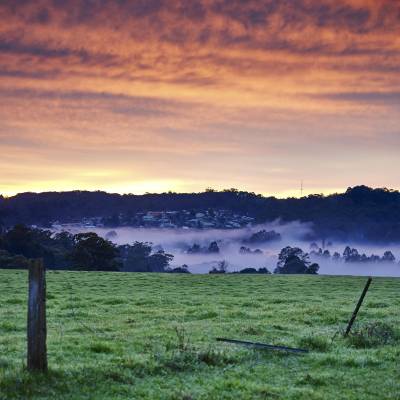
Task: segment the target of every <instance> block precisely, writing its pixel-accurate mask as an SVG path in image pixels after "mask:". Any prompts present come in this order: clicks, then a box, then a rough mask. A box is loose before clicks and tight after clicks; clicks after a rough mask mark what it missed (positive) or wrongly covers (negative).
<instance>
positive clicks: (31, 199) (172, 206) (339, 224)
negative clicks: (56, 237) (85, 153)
mask: <svg viewBox="0 0 400 400" xmlns="http://www.w3.org/2000/svg"><path fill="white" fill-rule="evenodd" d="M183 209H185V210H194V211H201V210H207V209H215V210H219V209H226V210H231V211H233V212H236V213H239V214H242V215H247V216H250V217H253V218H255V221H256V222H258V223H263V222H266V221H272V220H276V219H279V218H280V219H282V220H283V221H294V220H299V221H303V222H311V223H313V225H314V231H315V235H316V237H318V238H337V239H342V240H351V239H353V240H366V241H371V242H400V192H399V191H395V190H389V189H386V188H383V189H372V188H369V187H366V186H356V187H353V188H349V189H348V190H347V191H346V192H345V193H340V194H333V195H329V196H322V195H310V196H308V197H303V198H300V199H297V198H288V199H277V198H275V197H263V196H261V195H257V194H254V193H248V192H241V191H238V190H235V189H230V190H224V191H220V192H217V191H212V190H209V191H206V192H203V193H162V194H145V195H131V194H129V195H120V194H110V193H105V192H86V191H73V192H48V193H21V194H18V195H16V196H13V197H10V198H4V197H0V224H1V225H3V226H11V225H13V224H16V223H24V224H36V225H41V226H48V225H49V224H50V223H51V222H54V221H60V222H64V223H65V222H77V221H81V220H82V219H83V218H88V217H102V218H108V219H110V220H113V216H118V215H121V214H123V215H127V216H129V215H134V214H135V213H137V212H140V211H160V210H164V211H166V210H183Z"/></svg>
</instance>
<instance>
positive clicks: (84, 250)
mask: <svg viewBox="0 0 400 400" xmlns="http://www.w3.org/2000/svg"><path fill="white" fill-rule="evenodd" d="M34 258H42V259H43V262H44V265H45V266H46V268H48V269H72V270H85V271H135V272H164V271H166V270H167V268H168V266H169V263H170V261H171V260H172V259H173V256H172V255H171V254H168V253H165V252H164V251H163V250H155V251H153V248H152V245H151V244H150V243H142V242H135V243H134V244H132V245H123V246H116V245H115V244H113V243H112V242H110V241H108V240H105V239H103V238H101V237H100V236H98V235H97V234H96V233H91V232H89V233H78V234H76V235H72V234H71V233H68V232H61V233H57V234H53V233H52V232H50V231H47V230H42V229H37V228H30V227H27V226H25V225H16V226H14V227H13V228H12V229H9V230H7V231H4V232H3V233H1V234H0V268H10V269H14V268H18V269H19V268H27V267H28V265H29V260H30V259H34Z"/></svg>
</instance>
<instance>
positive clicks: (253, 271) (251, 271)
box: [239, 268, 257, 274]
mask: <svg viewBox="0 0 400 400" xmlns="http://www.w3.org/2000/svg"><path fill="white" fill-rule="evenodd" d="M239 273H240V274H256V273H257V270H256V269H255V268H243V269H241V270H240V271H239Z"/></svg>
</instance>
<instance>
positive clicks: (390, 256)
mask: <svg viewBox="0 0 400 400" xmlns="http://www.w3.org/2000/svg"><path fill="white" fill-rule="evenodd" d="M382 261H384V262H390V263H392V262H395V261H396V257H395V256H394V255H393V253H392V252H391V251H389V250H388V251H385V253H384V254H383V257H382Z"/></svg>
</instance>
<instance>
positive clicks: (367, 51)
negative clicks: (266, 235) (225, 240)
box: [0, 0, 400, 193]
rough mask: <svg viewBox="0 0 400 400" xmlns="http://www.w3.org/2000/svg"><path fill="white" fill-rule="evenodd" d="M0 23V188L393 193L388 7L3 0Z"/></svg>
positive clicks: (396, 33) (393, 71) (398, 61)
mask: <svg viewBox="0 0 400 400" xmlns="http://www.w3.org/2000/svg"><path fill="white" fill-rule="evenodd" d="M0 19H1V22H2V23H1V24H0V104H1V108H0V149H1V150H2V154H4V156H3V157H2V159H1V160H0V167H1V169H2V171H5V172H6V174H5V175H3V176H4V178H2V180H1V181H0V192H4V193H13V192H16V191H21V190H47V189H52V188H56V189H64V188H65V189H69V188H73V187H80V188H81V187H85V188H91V189H94V188H104V189H108V190H117V191H134V190H138V191H140V190H141V189H140V188H141V187H146V188H149V189H150V190H158V189H159V190H164V189H165V188H166V187H168V186H173V187H171V189H173V190H201V189H203V188H204V187H206V186H215V187H217V188H221V187H227V186H228V187H230V186H239V187H243V188H245V189H248V190H254V191H258V192H264V193H266V192H277V193H290V192H291V191H293V190H294V189H295V188H296V187H297V186H298V183H299V182H300V180H301V179H304V180H305V181H306V182H308V186H309V189H310V191H331V190H335V189H337V188H345V187H346V186H348V185H352V184H357V183H366V184H370V185H377V186H384V185H385V186H391V187H395V188H396V187H397V188H398V187H399V182H398V180H397V177H396V175H395V174H396V173H395V171H393V168H389V169H388V167H389V165H392V164H391V163H393V162H396V160H397V158H396V154H395V151H394V150H393V149H395V146H398V145H400V131H399V126H400V125H399V122H400V106H399V104H400V101H399V100H400V97H399V90H398V88H399V87H400V67H399V66H400V39H399V38H400V3H399V2H397V1H393V0H318V1H317V0H281V1H276V0H202V1H200V0H192V1H186V0H173V1H172V0H168V1H166V0H157V1H156V0H133V1H128V0H126V1H124V0H120V1H115V0H114V1H106V0H91V1H83V0H72V1H57V0H53V1H50V0H36V1H29V0H23V1H22V0H21V1H16V0H13V1H3V2H1V4H0ZM328 156H330V157H328ZM27 167H28V168H27ZM91 171H92V172H91ZM392 171H393V172H392ZM157 188H158V189H157Z"/></svg>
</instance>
